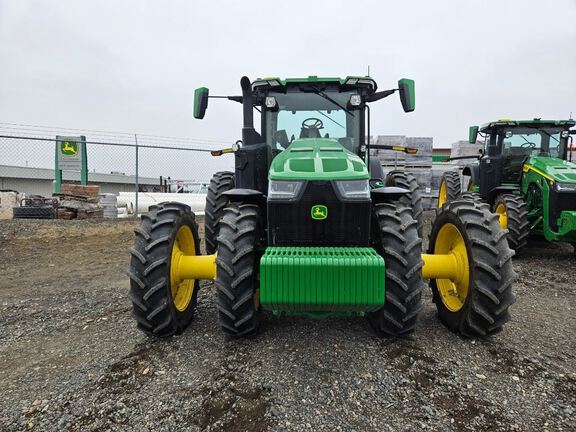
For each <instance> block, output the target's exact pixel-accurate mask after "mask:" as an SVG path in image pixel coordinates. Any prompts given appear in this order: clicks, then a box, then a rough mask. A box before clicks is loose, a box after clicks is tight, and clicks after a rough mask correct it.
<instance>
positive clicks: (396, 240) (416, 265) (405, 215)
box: [367, 203, 424, 337]
mask: <svg viewBox="0 0 576 432" xmlns="http://www.w3.org/2000/svg"><path fill="white" fill-rule="evenodd" d="M374 217H375V219H376V221H375V230H376V231H377V232H376V233H375V234H376V235H375V237H376V240H377V243H376V244H375V247H376V250H377V251H378V253H379V254H380V255H381V256H382V257H383V258H384V261H385V263H386V299H385V303H384V306H383V307H382V308H381V309H379V310H378V311H376V312H371V313H368V314H367V316H368V320H369V322H370V324H371V325H372V327H373V328H374V329H375V331H376V332H377V333H378V334H380V335H383V336H393V337H402V336H407V335H409V334H411V333H413V332H414V329H415V327H416V322H417V319H418V313H419V312H420V310H421V309H422V298H421V297H422V291H423V289H424V282H423V281H422V276H421V268H422V266H423V264H424V262H423V261H422V257H421V250H422V240H421V239H420V237H419V235H418V230H417V226H418V223H417V222H416V221H415V220H414V218H413V216H412V209H410V208H409V207H405V206H403V205H397V204H388V203H387V204H379V205H377V206H376V207H375V209H374Z"/></svg>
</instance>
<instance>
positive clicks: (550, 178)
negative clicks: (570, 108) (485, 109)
mask: <svg viewBox="0 0 576 432" xmlns="http://www.w3.org/2000/svg"><path fill="white" fill-rule="evenodd" d="M575 124H576V122H575V121H574V120H541V119H534V120H516V121H515V120H509V119H502V120H498V121H495V122H491V123H487V124H485V125H483V126H481V127H480V128H478V126H472V127H470V134H469V142H470V143H476V138H477V135H478V133H480V134H481V135H482V136H483V137H484V149H483V150H482V151H481V155H480V156H479V159H478V161H475V162H474V163H472V164H470V165H468V166H466V167H465V168H464V170H463V171H462V174H463V176H464V181H463V183H467V187H466V191H467V192H464V193H463V192H462V188H461V184H460V175H459V173H458V172H455V171H450V172H447V173H445V174H444V177H443V179H442V181H441V183H440V193H439V197H438V206H439V207H441V206H442V205H443V204H444V203H446V202H448V201H452V200H454V199H458V198H465V199H472V200H481V201H485V202H487V203H489V204H490V206H491V207H492V210H493V211H494V212H495V213H496V214H498V216H499V220H500V225H501V226H502V228H504V229H507V230H508V234H507V237H508V243H509V245H510V247H511V248H512V249H513V250H515V251H516V252H521V251H522V249H523V248H524V247H525V246H526V244H527V241H528V237H529V235H530V234H538V235H541V236H543V237H544V238H545V239H546V240H548V241H565V242H570V243H572V245H573V246H574V247H575V250H576V164H575V163H573V162H572V151H571V145H572V136H571V135H572V134H574V133H576V131H575V130H570V129H571V128H572V127H574V125H575ZM569 147H570V148H569Z"/></svg>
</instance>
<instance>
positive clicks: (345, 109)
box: [312, 87, 354, 117]
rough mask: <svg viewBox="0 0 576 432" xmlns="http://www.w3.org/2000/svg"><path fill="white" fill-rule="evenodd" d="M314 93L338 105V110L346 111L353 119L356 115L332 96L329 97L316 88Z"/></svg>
mask: <svg viewBox="0 0 576 432" xmlns="http://www.w3.org/2000/svg"><path fill="white" fill-rule="evenodd" d="M312 91H313V92H314V93H315V94H317V95H318V96H320V97H323V98H324V99H326V100H327V101H330V102H332V103H333V104H334V105H336V106H337V107H338V108H340V109H341V110H344V111H345V112H346V113H347V114H350V115H351V116H352V117H354V114H353V113H352V111H350V110H349V109H348V108H346V107H343V106H342V105H340V104H339V103H338V102H336V101H335V100H334V99H332V98H331V97H330V96H328V95H327V94H326V93H324V92H323V91H322V90H320V89H318V88H316V87H312Z"/></svg>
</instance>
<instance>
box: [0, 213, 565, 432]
mask: <svg viewBox="0 0 576 432" xmlns="http://www.w3.org/2000/svg"><path fill="white" fill-rule="evenodd" d="M135 224H136V223H135V222H133V221H115V222H93V221H61V222H60V221H46V222H41V221H37V222H34V221H1V223H0V275H1V276H0V388H1V389H2V397H1V398H0V429H1V430H7V431H12V430H39V431H48V430H58V431H60V430H70V431H80V430H81V431H104V430H122V431H125V430H135V431H146V430H150V431H160V430H211V431H218V430H222V431H265V430H298V431H299V430H326V431H353V430H355V431H382V430H390V431H403V430H406V431H413V430H423V429H431V430H442V431H450V430H454V431H459V430H482V431H484V430H485V431H500V430H517V431H546V430H550V431H559V430H564V431H568V430H576V341H575V336H574V335H575V333H576V317H575V307H576V283H575V281H576V265H575V263H576V255H574V253H573V252H572V248H571V246H569V245H565V244H559V245H549V244H545V243H535V244H532V249H531V251H530V252H529V253H528V254H527V256H525V257H523V258H518V259H515V261H514V265H515V268H516V271H517V272H518V273H519V280H518V283H517V284H516V286H515V293H516V296H517V299H518V300H517V302H516V304H515V305H514V306H513V309H512V315H513V320H512V322H510V323H509V324H508V325H507V326H506V327H505V330H504V331H503V332H502V333H500V334H499V335H497V336H495V337H493V338H490V339H486V340H476V341H473V340H472V341H471V340H463V339H461V338H459V337H457V336H455V335H454V334H451V333H449V332H448V331H447V330H446V329H445V328H444V327H443V326H442V325H441V324H440V323H439V322H438V321H437V319H436V317H435V309H434V307H433V305H432V303H431V295H430V293H429V292H427V293H426V296H425V297H426V307H425V309H424V311H423V313H422V315H421V319H420V323H419V326H418V329H417V332H416V334H415V335H414V337H412V338H411V339H406V340H389V339H380V338H378V337H376V336H375V335H374V334H373V333H372V331H371V329H370V328H369V326H368V325H367V323H366V321H364V320H363V319H361V318H354V319H352V318H350V319H327V320H323V321H314V320H311V319H305V318H286V317H283V318H276V317H273V316H267V317H266V319H265V330H264V332H263V333H262V334H260V335H259V336H257V337H256V338H253V339H249V340H243V341H233V342H230V341H227V340H225V338H224V337H223V335H222V334H221V332H220V330H219V327H218V322H217V316H216V308H215V304H214V300H213V298H214V291H213V287H212V284H211V283H205V284H204V285H203V290H202V292H201V295H200V298H199V307H198V312H197V315H196V318H195V320H194V322H193V323H192V326H191V327H190V328H189V329H188V331H186V332H185V333H184V334H183V335H182V336H179V337H175V338H172V339H170V340H161V341H157V340H154V339H150V338H148V337H146V336H144V335H143V334H142V333H140V332H139V331H137V330H136V328H135V325H134V321H133V319H132V318H131V316H130V309H131V307H130V304H129V301H128V299H127V296H126V294H127V289H128V278H127V277H126V274H125V270H126V268H127V265H128V260H129V254H128V248H129V247H130V245H131V243H132V229H133V228H134V226H135Z"/></svg>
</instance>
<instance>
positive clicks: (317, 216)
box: [310, 204, 328, 220]
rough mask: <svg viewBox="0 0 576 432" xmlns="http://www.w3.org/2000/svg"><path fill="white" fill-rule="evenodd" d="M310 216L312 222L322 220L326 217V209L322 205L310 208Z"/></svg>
mask: <svg viewBox="0 0 576 432" xmlns="http://www.w3.org/2000/svg"><path fill="white" fill-rule="evenodd" d="M310 215H311V216H312V219H314V220H324V219H326V218H327V217H328V207H326V206H325V205H322V204H317V205H315V206H312V208H311V209H310Z"/></svg>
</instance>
